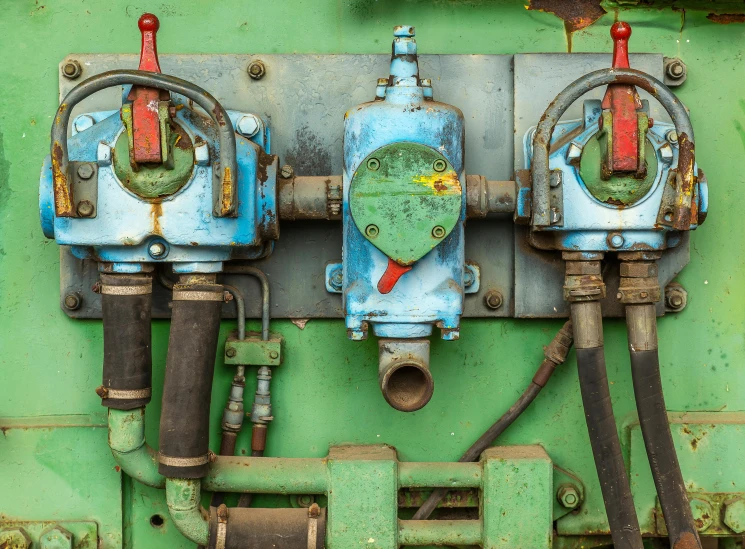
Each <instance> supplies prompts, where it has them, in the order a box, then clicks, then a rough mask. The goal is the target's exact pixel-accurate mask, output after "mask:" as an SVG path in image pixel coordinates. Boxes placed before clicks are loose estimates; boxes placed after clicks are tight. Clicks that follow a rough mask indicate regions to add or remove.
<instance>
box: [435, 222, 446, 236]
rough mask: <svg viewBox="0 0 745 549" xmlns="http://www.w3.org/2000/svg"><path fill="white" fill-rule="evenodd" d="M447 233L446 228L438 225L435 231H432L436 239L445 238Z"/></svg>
mask: <svg viewBox="0 0 745 549" xmlns="http://www.w3.org/2000/svg"><path fill="white" fill-rule="evenodd" d="M446 232H447V231H446V230H445V227H443V226H441V225H437V226H435V228H434V229H432V236H434V237H435V238H443V237H444V236H445V234H446Z"/></svg>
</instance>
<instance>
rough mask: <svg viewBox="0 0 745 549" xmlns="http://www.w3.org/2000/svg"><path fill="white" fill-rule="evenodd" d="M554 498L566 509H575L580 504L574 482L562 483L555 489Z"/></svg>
mask: <svg viewBox="0 0 745 549" xmlns="http://www.w3.org/2000/svg"><path fill="white" fill-rule="evenodd" d="M556 498H557V499H558V500H559V503H561V505H562V507H564V508H566V509H576V508H577V507H578V506H579V504H580V500H581V498H580V494H579V490H578V489H577V487H576V486H575V485H574V484H562V485H561V486H559V489H558V490H557V491H556Z"/></svg>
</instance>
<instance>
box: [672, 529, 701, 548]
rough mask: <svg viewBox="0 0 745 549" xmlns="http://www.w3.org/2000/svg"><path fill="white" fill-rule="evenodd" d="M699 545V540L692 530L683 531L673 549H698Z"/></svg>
mask: <svg viewBox="0 0 745 549" xmlns="http://www.w3.org/2000/svg"><path fill="white" fill-rule="evenodd" d="M698 546H699V545H698V540H697V539H696V536H695V535H694V534H693V533H691V532H683V533H682V534H680V536H679V537H678V539H676V540H675V543H673V549H696V548H697V547H698Z"/></svg>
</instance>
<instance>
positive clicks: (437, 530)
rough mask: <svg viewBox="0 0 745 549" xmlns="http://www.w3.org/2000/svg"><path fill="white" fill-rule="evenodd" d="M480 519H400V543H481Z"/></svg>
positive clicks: (459, 544)
mask: <svg viewBox="0 0 745 549" xmlns="http://www.w3.org/2000/svg"><path fill="white" fill-rule="evenodd" d="M482 536H483V529H482V525H481V521H480V520H399V521H398V543H399V544H400V545H402V546H404V545H457V546H462V545H481V538H482Z"/></svg>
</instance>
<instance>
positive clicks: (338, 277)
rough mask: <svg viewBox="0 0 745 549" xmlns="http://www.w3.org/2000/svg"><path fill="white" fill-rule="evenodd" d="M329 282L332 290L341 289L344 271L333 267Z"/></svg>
mask: <svg viewBox="0 0 745 549" xmlns="http://www.w3.org/2000/svg"><path fill="white" fill-rule="evenodd" d="M329 284H330V286H331V287H332V288H333V289H334V290H341V288H342V285H343V284H344V272H343V271H342V270H341V269H335V270H334V271H333V272H332V273H331V277H330V278H329Z"/></svg>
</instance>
